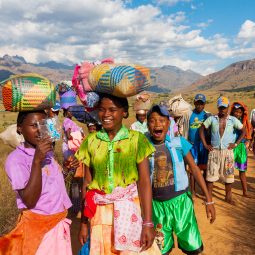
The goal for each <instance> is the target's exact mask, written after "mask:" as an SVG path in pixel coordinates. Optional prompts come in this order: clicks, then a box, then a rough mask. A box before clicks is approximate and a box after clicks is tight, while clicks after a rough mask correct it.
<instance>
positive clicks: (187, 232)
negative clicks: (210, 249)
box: [153, 191, 203, 255]
mask: <svg viewBox="0 0 255 255" xmlns="http://www.w3.org/2000/svg"><path fill="white" fill-rule="evenodd" d="M153 222H154V226H155V232H156V237H155V240H156V243H157V245H158V247H159V249H160V251H161V253H162V254H165V255H167V254H169V253H170V252H171V251H172V248H173V247H174V237H173V232H174V233H175V235H176V236H177V240H178V246H179V248H180V249H181V250H182V252H183V253H186V254H199V253H201V252H202V251H203V243H202V240H201V236H200V233H199V230H198V226H197V220H196V217H195V213H194V208H193V202H192V197H191V194H190V192H189V191H188V192H186V193H184V194H182V195H180V196H178V197H175V198H173V199H170V200H165V201H159V200H154V199H153Z"/></svg>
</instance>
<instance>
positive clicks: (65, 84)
mask: <svg viewBox="0 0 255 255" xmlns="http://www.w3.org/2000/svg"><path fill="white" fill-rule="evenodd" d="M71 90H74V87H73V84H72V82H71V81H61V82H60V83H59V84H58V85H57V86H56V91H57V92H62V93H63V92H67V91H71Z"/></svg>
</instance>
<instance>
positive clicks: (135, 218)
mask: <svg viewBox="0 0 255 255" xmlns="http://www.w3.org/2000/svg"><path fill="white" fill-rule="evenodd" d="M137 196H138V192H137V186H136V183H135V182H134V183H132V184H130V185H129V186H127V187H126V188H123V187H116V188H114V189H113V191H112V193H111V194H99V193H95V195H94V196H93V198H92V199H93V200H94V202H95V204H97V205H106V204H113V208H114V224H113V226H114V248H115V249H116V250H118V251H126V250H130V251H135V252H139V251H140V250H141V234H142V222H143V221H142V217H141V214H140V213H139V211H138V209H137V207H136V204H135V202H134V198H135V197H137ZM87 202H88V201H87V200H86V203H87ZM127 208H128V211H127V210H126V209H127Z"/></svg>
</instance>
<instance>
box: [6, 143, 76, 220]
mask: <svg viewBox="0 0 255 255" xmlns="http://www.w3.org/2000/svg"><path fill="white" fill-rule="evenodd" d="M34 155H35V149H33V148H25V147H24V143H22V144H21V146H19V147H17V148H16V150H15V151H13V152H12V153H11V154H10V155H9V156H8V158H7V160H6V163H5V170H6V173H7V175H8V178H9V181H10V183H11V185H12V189H13V190H15V191H18V190H21V189H24V188H25V187H26V185H27V183H28V181H29V178H30V174H31V167H32V163H33V159H34ZM61 170H62V169H61V167H60V165H59V164H58V163H57V161H56V160H55V159H54V155H53V152H52V151H50V152H48V153H46V156H45V159H44V160H43V162H42V191H41V195H40V197H39V199H38V201H37V203H36V206H35V207H33V208H30V210H31V212H34V213H37V214H44V215H51V214H55V213H60V212H63V211H64V209H63V206H64V207H65V208H66V209H68V208H70V207H71V206H72V204H71V201H70V199H69V197H68V195H67V194H66V190H65V184H64V179H63V175H62V173H61ZM53 194H54V195H53ZM17 206H18V208H19V209H22V208H27V206H26V205H25V203H24V202H23V201H22V199H21V197H20V196H19V193H18V192H17Z"/></svg>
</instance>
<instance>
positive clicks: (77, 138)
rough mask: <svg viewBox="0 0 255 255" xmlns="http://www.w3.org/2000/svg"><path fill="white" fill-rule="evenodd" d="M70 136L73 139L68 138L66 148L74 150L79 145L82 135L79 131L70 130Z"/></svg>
mask: <svg viewBox="0 0 255 255" xmlns="http://www.w3.org/2000/svg"><path fill="white" fill-rule="evenodd" d="M71 136H72V137H73V139H72V140H68V149H69V150H71V151H74V152H76V151H77V150H78V149H79V148H80V146H81V141H82V135H81V132H80V131H76V132H72V133H71Z"/></svg>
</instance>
